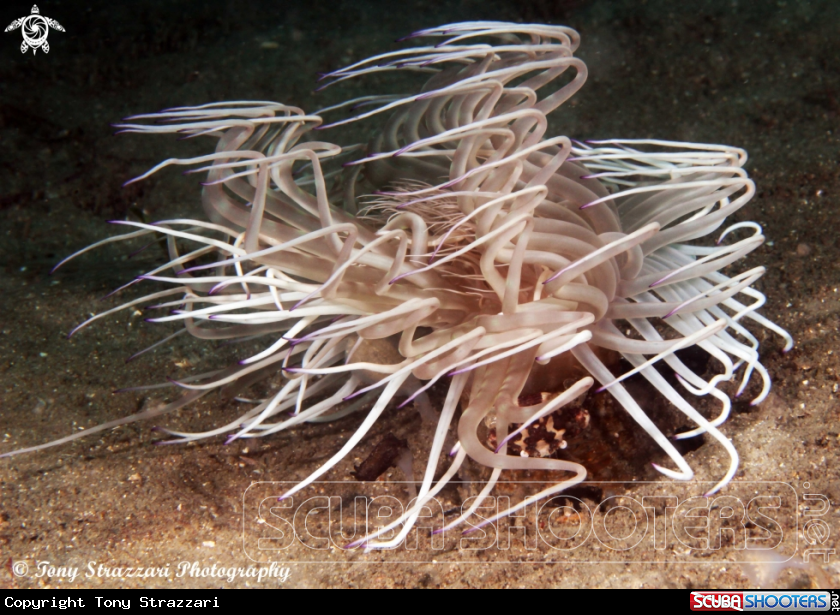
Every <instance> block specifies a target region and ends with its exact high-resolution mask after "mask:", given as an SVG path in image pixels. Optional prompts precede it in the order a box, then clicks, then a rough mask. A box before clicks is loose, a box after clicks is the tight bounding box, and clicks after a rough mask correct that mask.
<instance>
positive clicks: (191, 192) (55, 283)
mask: <svg viewBox="0 0 840 615" xmlns="http://www.w3.org/2000/svg"><path fill="white" fill-rule="evenodd" d="M39 7H40V10H41V14H43V15H46V16H48V17H51V18H53V19H56V20H57V21H59V22H60V23H61V24H62V25H63V26H64V28H65V29H66V32H65V33H61V32H55V31H53V32H51V33H50V35H49V43H50V47H51V49H50V52H49V54H43V53H42V52H40V51H39V52H38V53H37V54H36V55H33V54H32V52H31V51H29V52H27V53H26V54H23V55H22V54H21V53H20V49H19V46H20V42H21V37H20V33H19V31H16V32H11V33H6V34H3V35H2V36H0V276H2V277H0V329H2V331H0V452H2V451H6V450H11V449H13V448H17V447H20V446H26V445H31V444H36V443H39V442H43V441H47V440H49V439H52V438H55V437H59V436H61V435H64V434H66V433H68V432H70V431H72V430H74V429H77V428H78V427H80V426H88V427H90V426H93V425H95V424H97V423H99V422H101V421H102V420H106V419H107V418H114V417H118V416H122V415H125V414H130V413H131V412H134V411H136V410H137V408H138V407H142V406H143V404H144V403H147V400H146V399H145V398H143V397H138V396H134V397H132V396H130V395H129V396H112V395H111V394H110V391H111V390H112V389H113V388H117V387H120V386H129V385H131V384H136V383H146V382H154V381H160V380H161V379H162V378H163V377H164V376H166V375H170V374H172V373H182V372H178V371H177V370H179V369H186V368H182V367H177V366H176V365H175V364H176V363H177V362H178V361H181V362H183V359H184V358H186V359H187V360H188V361H191V362H196V363H197V362H198V361H200V360H201V359H206V358H207V355H208V354H212V353H213V352H216V351H214V350H213V349H212V348H210V349H208V348H206V347H204V346H201V345H198V344H192V343H191V342H189V341H186V340H185V341H183V342H178V343H177V344H173V345H172V346H171V347H170V348H168V349H167V350H165V351H162V352H159V353H157V356H156V357H152V359H151V360H150V361H149V362H146V363H143V364H134V363H132V364H130V365H128V366H124V365H123V359H124V358H125V357H127V356H128V355H130V354H131V353H132V352H134V351H135V350H137V349H139V348H142V347H144V346H146V345H148V344H149V343H152V342H153V341H155V340H156V339H158V337H159V335H158V334H157V332H154V331H152V332H149V331H148V327H145V328H144V327H143V325H142V322H141V321H140V320H139V319H134V320H132V319H131V318H128V317H126V316H121V317H119V318H117V319H115V320H112V321H110V322H107V323H104V322H103V323H98V324H97V325H96V326H95V327H93V328H92V329H91V330H89V331H86V332H84V334H80V335H79V336H77V337H75V338H73V340H71V341H66V340H65V339H64V338H65V335H66V334H67V332H68V331H69V330H70V328H72V327H73V326H74V325H75V324H77V323H78V322H80V321H81V320H83V319H84V318H85V317H86V315H87V314H89V313H91V312H94V311H97V310H101V309H102V308H101V307H100V306H101V305H102V304H97V303H96V299H97V298H98V297H100V296H102V295H103V294H105V293H106V292H108V291H109V290H111V289H113V288H115V287H117V286H119V285H120V284H122V283H123V282H125V281H127V280H128V279H131V278H132V277H133V276H134V275H136V274H137V273H138V272H141V271H144V270H146V269H148V268H150V267H151V266H152V265H153V264H154V263H156V262H157V260H156V259H157V256H159V255H156V254H153V253H148V254H144V255H141V256H140V257H139V258H138V259H132V260H126V259H125V258H124V255H123V252H121V251H120V250H117V249H112V250H109V249H105V250H103V251H101V252H99V253H97V254H96V255H92V256H89V257H85V258H84V259H82V260H80V261H78V262H76V263H74V264H72V265H70V266H68V267H67V269H66V270H65V271H62V272H61V273H60V274H57V275H56V276H52V277H50V276H48V275H47V274H48V271H49V269H50V268H51V267H52V266H53V265H54V264H55V263H56V262H57V261H58V260H59V259H60V258H62V257H63V256H65V255H67V254H68V253H70V252H72V251H74V250H76V249H79V248H80V247H82V246H85V245H87V244H89V243H91V242H93V241H95V240H97V239H100V238H102V237H105V236H107V235H108V234H109V233H111V232H112V229H110V228H108V227H107V226H106V225H105V224H104V221H106V220H108V219H124V218H126V217H129V218H132V217H133V219H136V217H137V216H142V217H146V218H148V219H160V218H166V217H173V216H196V215H198V212H199V204H198V186H197V181H198V180H196V179H195V178H190V179H182V178H181V177H180V175H179V174H178V173H177V172H167V173H163V174H159V175H158V176H155V177H153V178H151V179H149V180H148V181H145V182H142V183H139V184H135V185H132V186H131V187H129V188H126V189H123V188H121V184H122V182H124V181H125V180H127V179H129V178H131V177H134V176H136V175H138V174H139V173H141V172H143V171H145V170H146V169H148V168H149V167H151V166H153V165H154V164H156V163H157V162H159V161H160V160H163V159H165V158H167V157H170V156H173V155H179V156H187V155H190V154H194V153H199V152H204V151H206V148H207V142H204V143H192V142H190V143H180V144H178V143H174V142H173V141H172V140H171V139H167V138H165V137H161V138H152V137H137V136H122V137H114V136H112V135H111V133H112V129H111V128H110V126H109V124H110V123H112V122H115V121H118V120H119V119H120V118H122V117H125V116H127V115H130V114H133V113H141V112H149V111H154V110H158V109H162V108H166V107H171V106H178V105H189V104H201V103H204V102H211V101H220V100H254V99H258V100H277V101H280V102H284V103H287V104H294V105H298V106H301V107H303V108H304V109H307V110H314V109H317V108H319V107H322V106H325V105H326V104H329V103H331V102H336V101H338V100H341V99H344V98H351V97H354V96H358V95H360V94H361V93H362V91H363V87H364V86H363V84H356V83H352V84H350V85H348V86H347V87H345V88H334V89H332V90H327V91H326V92H324V93H322V94H314V93H313V91H312V90H313V88H314V85H315V80H316V74H317V73H318V72H322V71H327V70H330V69H334V68H337V67H339V66H342V65H345V64H347V63H350V62H353V61H357V60H360V59H362V58H365V57H367V56H370V55H373V54H376V53H380V52H384V51H387V50H390V49H392V48H393V47H394V43H393V41H394V39H396V38H398V37H400V36H403V35H405V34H407V33H409V32H412V31H414V30H417V29H419V28H422V27H430V26H435V25H440V24H444V23H449V22H456V21H464V20H476V19H487V20H510V21H522V22H527V21H530V22H543V23H562V24H565V25H569V26H571V27H574V28H575V29H577V30H578V31H579V32H580V34H581V37H582V44H581V47H580V49H579V51H578V55H579V56H580V57H581V58H582V59H583V60H584V61H585V62H586V63H587V65H588V68H589V75H590V76H589V80H588V82H587V83H586V85H585V86H584V88H583V90H582V91H581V92H580V93H579V94H577V95H576V96H575V98H574V99H573V101H572V102H571V103H569V104H567V105H564V106H563V107H562V108H561V109H559V110H558V111H557V112H555V114H554V115H553V116H552V118H551V122H552V125H551V129H550V132H553V133H556V134H566V135H568V136H570V137H574V138H609V137H619V136H620V137H626V138H661V139H672V140H685V141H696V142H711V143H727V144H732V145H738V146H741V147H744V148H745V149H747V150H748V151H749V153H750V157H751V159H750V162H749V163H748V167H747V168H748V170H749V173H750V175H751V177H753V178H754V179H755V181H756V183H757V186H758V193H757V196H756V197H755V199H754V200H753V201H752V203H750V205H749V206H748V207H747V208H745V209H744V210H742V212H739V214H738V217H737V219H752V220H756V221H758V222H760V223H761V224H762V225H764V228H765V234H766V236H767V237H768V240H769V243H768V244H767V245H765V246H764V247H763V248H762V249H761V250H759V252H758V253H756V254H754V255H752V256H751V257H750V259H749V260H748V262H747V263H745V264H744V267H745V268H746V267H748V266H754V265H756V264H764V265H765V266H766V267H767V268H768V273H767V275H766V276H765V277H764V278H763V279H762V280H761V281H760V282H759V284H758V287H759V288H760V289H761V290H762V291H763V292H765V293H766V294H767V295H768V305H767V307H766V308H765V309H764V313H765V314H766V315H768V316H770V317H771V318H773V319H774V320H776V321H777V322H778V323H779V324H781V325H782V326H784V327H786V328H787V329H788V330H789V331H791V333H793V334H794V336H795V337H796V338H797V347H796V349H795V350H794V351H793V352H792V353H789V354H788V355H786V356H780V355H779V354H778V352H777V351H778V347H779V343H778V341H777V340H773V339H769V340H768V342H767V344H768V347H767V349H766V350H765V354H766V355H767V356H766V358H765V359H764V362H765V365H767V367H768V369H769V370H770V372H771V374H772V375H773V378H774V389H773V391H774V392H773V394H772V396H771V397H770V398H769V399H768V400H767V401H766V402H765V404H763V405H762V406H761V407H760V408H759V409H749V408H745V407H743V405H742V406H737V405H736V416H735V417H734V418H733V420H732V421H730V423H727V426H728V429H729V431H727V433H728V434H729V435H731V436H735V437H736V440H738V446H739V450H741V451H742V454H743V455H744V457H745V463H744V471H745V472H746V477H747V478H752V479H763V480H768V479H777V480H785V481H793V482H797V481H798V482H797V484H799V483H801V482H803V481H808V480H810V481H811V482H812V483H813V484H814V486H813V487H811V488H812V489H818V490H819V492H820V493H825V494H826V495H827V497H829V499H830V500H831V502H832V505H834V506H836V505H837V503H838V502H839V501H840V491H838V480H837V473H836V468H837V463H836V461H837V456H838V444H840V442H838V431H840V426H838V394H837V385H838V375H837V374H838V369H840V366H839V365H838V360H837V356H838V354H840V345H838V337H839V336H838V306H840V294H838V289H837V287H838V285H840V268H838V263H840V249H838V247H837V233H838V228H840V227H838V223H837V211H838V203H840V199H839V198H838V194H840V166H839V165H840V161H839V160H838V159H839V158H840V154H839V153H838V152H840V146H839V145H838V143H840V142H839V141H838V131H840V42H838V41H840V2H836V1H833V0H824V1H793V0H788V1H786V2H775V1H774V2H769V1H754V2H745V1H740V2H738V1H732V2H729V1H727V2H724V1H714V2H711V1H706V2H666V1H664V0H658V1H648V2H644V1H635V2H631V1H623V2H622V1H619V2H607V1H587V0H568V1H554V2H550V1H541V2H538V1H525V2H502V1H487V0H482V1H463V2H420V1H401V2H384V1H383V2H372V1H368V2H359V1H354V2H335V3H325V2H316V1H313V2H278V1H271V2H268V1H265V2H243V3H233V2H218V1H211V2H129V3H116V2H104V1H101V0H92V1H90V2H67V1H57V0H55V1H49V2H45V3H42V4H39ZM30 10H31V4H29V3H27V2H7V3H5V4H4V5H3V7H2V9H0V22H3V21H5V22H6V23H10V22H11V21H12V20H13V19H15V18H17V17H22V16H25V15H27V14H29V12H30ZM109 305H110V304H109ZM225 352H228V353H230V352H231V351H230V350H226V351H225V350H221V351H218V353H220V354H223V353H225ZM230 356H233V355H232V354H231V355H230ZM188 418H190V417H189V416H186V418H184V417H180V418H176V419H174V420H175V421H179V420H184V421H185V422H184V423H183V425H187V424H189V425H191V426H193V427H195V426H196V423H195V421H198V422H199V424H205V425H211V424H214V422H215V420H216V419H215V417H214V414H213V411H212V408H210V407H209V406H206V407H203V408H202V409H200V410H199V411H198V412H197V416H194V417H192V422H190V421H188V420H187V419H188ZM389 420H391V421H392V424H391V425H390V427H391V428H392V429H394V430H396V431H398V430H399V429H403V430H409V431H410V430H411V424H410V423H409V422H408V419H402V418H399V417H397V418H393V419H389ZM202 421H203V423H202ZM148 427H149V426H148V425H146V426H143V427H131V428H126V429H124V430H121V431H120V432H115V434H111V435H107V436H104V437H102V438H99V437H98V436H97V437H95V438H92V439H91V440H92V441H91V442H86V441H81V442H79V443H77V444H74V445H70V446H67V447H62V448H60V449H53V450H51V451H48V452H45V453H38V454H34V455H31V456H27V457H20V458H14V459H12V460H0V495H2V499H0V553H2V557H0V560H2V561H0V565H2V568H0V584H2V585H4V586H16V585H20V586H34V585H38V584H50V583H51V584H53V585H56V584H58V581H57V580H50V579H31V578H19V577H15V576H13V575H12V573H11V572H10V569H9V567H7V563H9V562H11V561H12V560H15V561H17V560H18V559H22V560H26V561H30V562H34V561H35V560H36V559H52V560H54V561H56V562H57V563H61V562H76V563H79V562H82V563H84V562H87V561H90V560H97V559H98V560H99V561H106V560H107V561H108V562H111V564H112V565H118V564H120V563H122V564H123V565H129V563H131V562H135V563H136V562H149V563H150V561H151V560H154V561H159V560H167V561H169V560H172V561H179V560H180V559H183V558H184V557H190V558H192V557H200V558H202V559H203V560H206V561H207V562H211V561H227V562H234V563H236V562H240V560H242V559H243V557H242V550H241V547H239V546H238V542H237V540H239V539H238V537H237V536H238V534H237V532H238V531H239V530H238V527H239V526H238V524H240V523H241V514H240V513H241V511H240V510H239V509H237V501H239V500H241V494H242V491H243V489H245V488H246V487H247V485H248V484H249V482H250V481H251V480H255V479H257V478H260V479H265V478H267V477H271V478H272V479H275V480H281V479H284V480H294V479H299V478H301V477H303V476H306V475H307V474H308V473H309V472H310V471H311V470H312V469H313V468H314V467H317V465H319V460H321V461H322V460H323V458H322V457H321V455H328V454H329V453H330V451H334V450H335V447H336V443H335V440H331V438H340V437H341V435H340V434H341V430H342V429H343V428H342V427H340V426H339V427H327V428H326V430H324V429H318V430H315V429H313V430H303V433H302V434H301V435H300V438H299V439H298V440H294V441H290V440H288V439H287V438H283V437H281V438H279V439H278V440H277V441H276V442H275V443H274V444H273V445H272V448H271V449H270V451H269V452H270V453H271V454H273V455H275V457H271V458H269V457H265V458H261V457H259V456H256V459H257V464H260V465H259V466H258V467H259V469H260V472H262V474H260V475H259V476H258V477H255V475H254V474H253V471H254V470H253V466H251V461H253V459H252V457H254V455H252V456H251V457H249V456H248V455H249V453H243V451H242V450H241V448H240V449H236V450H234V451H231V450H229V449H227V448H224V447H221V446H220V445H218V444H210V445H207V446H203V447H190V448H179V449H178V450H175V449H173V448H167V447H164V448H155V447H151V446H149V441H150V440H151V438H150V434H149V432H148ZM386 427H387V426H386ZM330 430H332V431H330ZM377 433H379V432H377ZM374 435H375V434H374ZM418 446H420V445H418ZM420 448H421V449H422V446H420ZM751 450H752V451H755V452H754V454H752V455H751V454H750V451H751ZM278 456H279V457H278ZM242 457H244V458H246V459H248V460H249V461H247V462H243V461H241V458H242ZM307 464H308V465H307ZM343 477H344V476H343V475H340V473H339V475H338V476H337V478H339V479H341V478H343ZM834 511H835V509H832V513H831V516H830V526H831V528H832V529H833V532H834V534H832V536H831V538H830V541H829V545H834V544H835V542H834V540H835V536H834V535H835V534H837V531H838V530H840V528H838V519H840V517H838V516H837V515H836V514H835V512H834ZM788 529H790V531H791V532H795V529H794V526H791V528H788ZM209 542H213V543H214V546H213V547H207V546H206V544H207V543H209ZM201 549H204V550H203V551H201ZM354 557H355V558H358V557H361V556H356V555H345V554H342V553H338V554H336V555H335V562H334V563H333V564H330V565H326V566H315V565H314V564H312V565H309V567H307V566H306V565H304V564H300V565H298V567H297V568H295V569H294V570H293V581H294V583H295V584H297V585H298V586H319V585H326V586H330V585H368V586H401V587H402V586H414V585H421V586H457V585H459V584H460V585H473V586H504V585H522V586H551V585H565V586H589V585H604V586H609V585H613V586H639V585H648V586H665V585H670V586H680V587H685V586H705V585H717V586H743V585H744V584H746V583H748V581H747V579H746V577H745V576H744V575H743V572H741V571H740V569H738V568H737V567H729V569H727V567H726V566H719V565H716V566H704V565H703V563H702V562H689V563H686V564H684V565H682V566H681V567H679V569H678V570H677V572H676V573H673V574H669V572H668V571H667V570H666V569H665V567H657V566H645V565H641V564H639V565H635V566H632V567H628V566H623V565H620V564H610V565H609V566H606V565H605V566H597V565H591V566H589V567H584V568H581V567H576V566H568V565H565V566H564V565H562V563H560V564H556V565H550V566H532V565H527V566H519V567H514V568H504V569H503V568H501V567H489V568H487V567H481V566H476V565H474V564H470V563H462V562H461V561H460V558H461V557H462V556H461V555H459V553H458V551H453V552H451V553H448V554H447V558H448V561H447V565H446V566H443V565H432V564H427V565H425V564H424V565H420V564H417V565H408V564H406V565H402V566H396V567H386V566H384V565H373V566H357V567H354V566H351V565H348V564H345V563H344V562H345V561H348V559H352V558H354ZM366 557H371V558H376V557H380V556H378V555H375V556H366ZM214 558H215V560H214ZM6 559H8V562H7V561H6ZM299 559H300V560H301V561H304V560H305V559H306V558H305V557H304V556H300V558H299ZM375 561H378V560H375V559H373V560H369V561H368V562H367V563H373V562H375ZM824 568H825V570H826V572H827V573H829V574H834V575H837V573H838V569H837V565H836V562H835V563H829V564H827V565H826V566H825V567H824ZM786 574H787V576H783V577H781V578H780V579H779V580H778V581H776V582H777V583H779V584H782V585H784V584H788V585H796V584H800V585H802V584H807V583H808V580H807V578H806V579H805V580H803V578H802V573H801V572H800V573H799V574H800V576H798V577H797V576H796V574H795V573H786ZM4 575H5V576H4ZM834 578H835V580H836V579H837V578H838V577H837V576H835V577H834ZM78 583H79V582H78V581H77V583H76V585H78ZM105 584H106V585H119V583H118V582H115V581H107V582H105ZM192 584H194V585H202V583H200V582H198V581H195V582H193V583H192ZM237 584H240V583H237ZM834 584H835V585H837V582H835V583H834ZM211 585H212V584H211Z"/></svg>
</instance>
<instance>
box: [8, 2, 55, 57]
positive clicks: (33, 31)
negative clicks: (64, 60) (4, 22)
mask: <svg viewBox="0 0 840 615" xmlns="http://www.w3.org/2000/svg"><path fill="white" fill-rule="evenodd" d="M18 28H20V31H21V33H22V34H23V42H22V43H21V44H20V51H21V53H26V52H27V51H28V50H30V49H31V50H32V54H33V55H35V54H36V53H37V51H38V49H42V50H43V51H44V53H49V52H50V44H49V43H48V42H47V36H49V33H50V28H52V29H53V30H58V31H59V32H64V28H63V27H62V26H61V24H60V23H58V22H57V21H56V20H55V19H50V18H49V17H44V16H43V15H41V11H40V10H39V9H38V5H37V4H35V5H33V6H32V13H31V14H30V15H27V16H26V17H21V18H19V19H15V20H14V21H13V22H12V23H10V24H9V26H8V27H7V28H6V32H11V31H12V30H17V29H18Z"/></svg>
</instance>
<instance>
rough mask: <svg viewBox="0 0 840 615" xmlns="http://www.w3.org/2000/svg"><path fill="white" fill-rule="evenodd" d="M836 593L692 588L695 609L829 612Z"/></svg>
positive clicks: (692, 601)
mask: <svg viewBox="0 0 840 615" xmlns="http://www.w3.org/2000/svg"><path fill="white" fill-rule="evenodd" d="M832 594H833V595H832ZM836 596H837V594H836V593H834V592H832V593H829V592H827V591H787V592H760V591H693V592H691V598H690V606H691V610H692V611H829V610H832V604H834V603H835V601H836V599H837V598H836ZM833 610H838V609H833Z"/></svg>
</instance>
